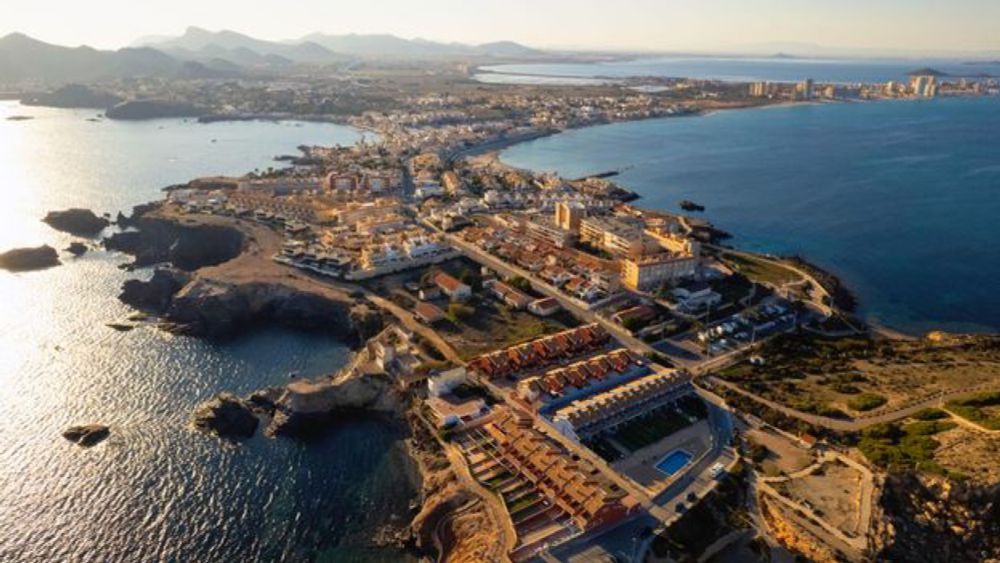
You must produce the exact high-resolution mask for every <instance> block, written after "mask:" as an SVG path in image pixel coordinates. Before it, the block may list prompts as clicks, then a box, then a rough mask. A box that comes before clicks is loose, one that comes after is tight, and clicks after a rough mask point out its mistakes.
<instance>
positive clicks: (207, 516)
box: [0, 102, 416, 563]
mask: <svg viewBox="0 0 1000 563" xmlns="http://www.w3.org/2000/svg"><path fill="white" fill-rule="evenodd" d="M11 115H30V116H33V117H34V119H32V120H30V121H8V120H6V117H8V116H11ZM93 115H94V112H92V111H78V110H56V109H44V108H27V107H20V106H18V105H17V104H16V103H14V102H0V189H2V193H3V197H4V203H3V205H0V249H2V250H6V249H8V248H12V247H15V246H27V245H32V246H34V245H40V244H50V245H52V246H54V247H55V248H64V247H65V246H67V244H68V243H69V242H70V240H71V239H70V238H69V237H67V236H64V235H62V234H60V233H57V232H55V231H53V230H52V229H50V228H48V227H47V226H46V225H44V224H43V223H41V221H40V219H41V218H42V217H43V216H44V215H45V213H46V212H47V211H49V210H51V209H63V208H67V207H70V206H83V207H90V208H93V209H95V210H96V211H98V212H105V211H106V212H110V213H112V214H114V213H115V212H117V211H119V210H124V211H128V210H129V209H130V208H131V206H132V205H135V204H138V203H142V202H146V201H149V200H152V199H157V198H159V197H161V196H162V194H161V192H160V191H159V190H160V188H162V187H164V186H166V185H169V184H173V183H177V182H183V181H187V180H189V179H191V178H193V177H196V176H199V175H206V174H219V173H235V174H241V173H244V172H246V171H248V170H252V169H254V168H261V169H263V168H266V167H268V166H272V165H277V163H275V162H273V160H272V157H273V156H275V155H278V154H287V153H294V152H295V147H296V146H298V145H300V144H326V145H332V144H337V143H340V144H351V143H354V142H355V141H357V140H358V139H359V138H360V134H359V133H358V132H357V131H355V130H353V129H350V128H347V127H341V126H337V125H330V124H316V123H311V124H310V123H266V122H241V123H216V124H211V125H200V124H197V123H193V122H186V121H183V120H157V121H145V122H138V123H129V122H114V121H100V122H91V121H88V120H87V119H88V118H91V117H93ZM62 258H63V262H64V264H63V265H62V266H59V267H56V268H52V269H49V270H45V271H41V272H30V273H21V274H11V273H7V272H2V271H0V295H2V296H3V297H2V299H0V561H4V562H7V561H11V562H39V563H41V562H45V563H49V562H70V561H72V562H95V563H105V562H119V561H121V562H138V561H142V562H145V561H165V562H199V563H200V562H227V563H228V562H237V561H258V560H259V561H289V562H293V561H331V562H341V561H386V562H390V561H391V562H395V561H401V560H406V556H405V555H403V554H400V553H397V552H395V551H393V550H385V549H376V548H374V547H372V546H371V545H370V542H369V541H368V539H369V537H370V535H371V533H372V532H373V530H374V529H375V528H376V527H378V526H381V525H383V524H399V525H406V524H407V523H408V521H409V517H410V514H409V507H408V505H409V502H410V501H411V499H413V498H414V496H415V494H416V490H415V484H414V482H413V473H412V471H413V468H412V465H411V462H410V461H409V459H408V458H407V456H406V454H405V451H404V449H403V447H402V441H401V440H402V438H403V437H404V432H405V430H404V429H403V428H400V427H397V426H396V425H394V424H392V423H390V422H389V421H385V420H380V419H372V418H359V419H354V420H348V421H344V422H343V423H342V424H341V425H340V426H339V427H337V428H334V429H332V430H331V431H330V432H329V433H327V434H326V435H325V437H323V438H318V439H315V440H313V441H312V442H310V443H301V442H296V441H291V440H286V439H277V440H271V439H267V438H264V437H261V436H258V437H255V438H254V439H252V440H250V441H248V442H246V443H244V444H243V445H239V446H227V445H225V444H223V443H221V442H219V441H218V440H216V439H214V438H210V437H207V436H204V435H202V434H199V433H197V432H195V431H193V430H192V429H191V428H190V427H189V419H190V413H191V411H192V409H193V408H194V407H195V405H197V404H198V403H199V402H201V401H204V400H206V399H208V398H210V397H212V396H213V395H215V394H216V393H218V392H220V391H227V390H229V391H233V392H236V393H239V394H246V393H249V392H251V391H253V390H255V389H258V388H261V387H264V386H268V385H274V384H279V383H283V382H287V381H288V378H289V374H291V373H297V374H299V375H300V376H310V375H320V374H324V373H329V372H333V371H335V370H337V369H338V368H339V367H341V366H342V365H343V364H344V363H345V362H346V361H347V358H348V354H349V350H348V349H347V348H346V347H345V346H344V345H343V344H342V343H340V342H338V341H337V340H335V339H333V338H331V337H329V336H325V335H320V334H303V333H297V332H292V331H288V330H282V329H266V330H258V331H255V332H252V333H250V334H247V335H245V336H243V337H241V338H238V339H236V340H234V341H231V342H227V343H224V344H209V343H206V342H203V341H200V340H196V339H191V338H185V337H172V336H170V335H168V334H165V333H162V332H159V331H157V330H155V329H152V328H140V329H136V330H133V331H131V332H116V331H114V330H112V329H110V328H108V327H106V326H105V323H108V322H113V321H116V320H119V319H121V318H122V317H123V316H125V315H127V314H128V312H129V311H128V310H127V308H125V307H124V306H123V305H121V304H120V303H119V302H118V301H117V299H116V296H117V293H118V291H119V288H120V286H121V283H122V282H123V281H124V280H125V279H127V278H128V277H130V276H132V275H133V274H127V273H125V272H122V271H121V270H119V269H118V268H117V265H118V264H120V263H123V262H126V261H127V258H126V257H124V256H120V255H114V254H109V253H105V252H102V251H95V252H91V253H88V254H87V255H85V256H83V257H81V258H72V257H70V256H68V255H65V254H64V255H63V257H62ZM90 422H100V423H104V424H108V425H110V426H111V429H112V435H111V437H110V438H109V439H108V440H107V441H105V442H104V443H102V444H100V445H98V446H96V447H94V448H92V449H89V450H87V449H82V448H79V447H77V446H75V445H73V444H71V443H69V442H68V441H66V440H64V439H63V438H62V437H61V432H62V431H63V429H65V428H66V427H67V426H70V425H73V424H80V423H90Z"/></svg>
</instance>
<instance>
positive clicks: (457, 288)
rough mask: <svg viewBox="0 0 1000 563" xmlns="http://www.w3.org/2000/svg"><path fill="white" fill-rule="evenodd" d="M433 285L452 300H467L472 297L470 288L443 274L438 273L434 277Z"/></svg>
mask: <svg viewBox="0 0 1000 563" xmlns="http://www.w3.org/2000/svg"><path fill="white" fill-rule="evenodd" d="M434 284H435V285H437V286H438V287H439V288H441V291H442V292H443V293H444V294H445V295H447V296H448V297H450V298H452V299H468V298H469V297H472V288H471V287H469V286H468V285H466V284H464V283H462V282H460V281H458V280H457V279H455V278H454V277H452V276H450V275H448V274H446V273H445V272H438V273H437V275H435V276H434Z"/></svg>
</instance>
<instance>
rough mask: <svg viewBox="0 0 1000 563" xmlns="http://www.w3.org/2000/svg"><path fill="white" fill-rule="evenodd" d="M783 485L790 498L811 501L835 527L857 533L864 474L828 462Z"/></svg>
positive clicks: (816, 509) (814, 508) (818, 511)
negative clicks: (809, 473) (813, 471)
mask: <svg viewBox="0 0 1000 563" xmlns="http://www.w3.org/2000/svg"><path fill="white" fill-rule="evenodd" d="M784 485H785V486H786V487H787V490H788V496H789V497H790V498H793V499H800V500H802V501H806V502H808V503H809V504H811V505H812V507H813V510H815V511H817V513H818V514H821V515H822V516H823V519H824V520H826V521H827V522H829V523H830V524H831V525H833V526H834V527H836V528H839V529H840V530H844V531H848V532H852V533H854V532H857V530H858V527H859V522H858V513H859V507H858V493H859V491H860V489H861V473H860V472H858V471H857V470H856V469H854V468H852V467H847V466H846V465H843V464H841V463H825V464H823V465H822V466H821V467H820V469H819V471H817V472H815V473H813V474H812V475H808V476H804V477H800V478H796V479H791V480H789V481H787V482H786V483H785V484H784Z"/></svg>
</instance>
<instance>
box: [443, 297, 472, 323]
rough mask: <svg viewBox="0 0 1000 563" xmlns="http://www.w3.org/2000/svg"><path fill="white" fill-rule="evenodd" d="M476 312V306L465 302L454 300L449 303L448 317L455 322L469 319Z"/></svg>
mask: <svg viewBox="0 0 1000 563" xmlns="http://www.w3.org/2000/svg"><path fill="white" fill-rule="evenodd" d="M475 314H476V309H475V307H472V306H469V305H466V304H465V303H459V302H457V301H456V302H452V303H449V304H448V313H447V315H446V316H447V317H448V320H450V321H451V322H453V323H458V322H459V321H462V320H465V319H468V318H470V317H472V316H473V315H475Z"/></svg>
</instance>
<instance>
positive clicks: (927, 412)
mask: <svg viewBox="0 0 1000 563" xmlns="http://www.w3.org/2000/svg"><path fill="white" fill-rule="evenodd" d="M950 416H951V415H949V414H948V413H947V412H945V411H943V410H941V409H938V408H933V407H931V408H926V409H924V410H921V411H917V412H916V413H914V415H913V418H915V419H917V420H942V419H945V418H949V417H950Z"/></svg>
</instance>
